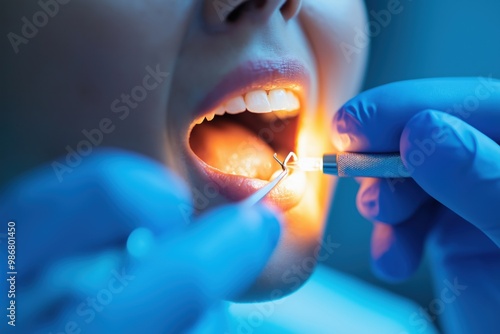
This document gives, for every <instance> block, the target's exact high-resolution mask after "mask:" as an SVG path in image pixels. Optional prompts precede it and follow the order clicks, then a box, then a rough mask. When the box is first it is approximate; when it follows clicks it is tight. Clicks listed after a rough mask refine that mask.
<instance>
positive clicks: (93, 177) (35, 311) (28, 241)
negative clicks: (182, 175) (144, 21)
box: [0, 151, 280, 334]
mask: <svg viewBox="0 0 500 334" xmlns="http://www.w3.org/2000/svg"><path fill="white" fill-rule="evenodd" d="M190 208H192V205H191V202H190V193H189V192H188V189H187V188H186V187H185V185H184V184H183V183H181V182H180V181H179V179H178V178H177V177H175V176H174V175H173V174H172V173H170V172H169V171H168V170H166V169H165V168H164V167H163V166H161V165H160V164H158V163H156V162H154V161H151V160H149V159H147V158H144V157H141V156H138V155H134V154H130V153H126V152H120V151H100V152H96V153H93V154H92V155H91V156H89V157H87V158H85V159H84V161H83V163H82V164H81V165H80V166H78V167H76V168H75V169H74V171H73V172H72V173H71V174H67V175H66V176H65V179H64V181H63V182H62V183H59V181H58V179H57V177H56V174H55V173H54V171H53V170H52V168H51V167H50V166H48V167H44V168H41V169H39V170H38V171H35V172H33V173H31V174H29V175H27V176H25V177H23V178H22V179H21V180H19V181H18V182H16V183H14V184H13V185H12V186H11V187H9V188H8V189H6V190H5V191H4V192H3V194H2V196H1V197H0V212H1V213H0V222H1V226H2V227H1V228H2V229H3V230H4V231H1V232H3V233H7V222H8V221H10V220H12V221H15V222H16V239H17V240H16V245H17V249H16V258H17V261H16V270H17V272H18V276H17V280H16V305H17V310H16V315H17V319H16V328H12V327H10V326H7V320H8V319H6V317H5V315H2V318H3V320H2V322H1V325H0V329H1V330H0V332H2V333H10V332H16V331H15V330H16V329H17V332H18V333H44V334H47V333H51V332H52V333H61V332H62V333H80V330H81V333H170V332H172V333H178V332H181V331H184V330H186V329H188V328H190V327H191V326H193V325H195V324H196V322H197V320H198V319H200V318H201V317H202V316H203V314H204V313H205V312H206V311H208V310H210V309H211V308H212V306H214V305H216V304H217V302H218V301H220V300H221V299H224V298H228V297H234V296H235V295H237V294H239V293H241V292H242V291H244V290H245V289H246V288H247V287H248V286H249V285H250V284H251V283H252V282H253V280H254V279H255V278H256V277H257V276H258V274H259V273H260V271H261V270H262V269H263V267H264V265H265V264H266V262H267V260H268V258H269V256H270V255H271V253H272V251H273V249H274V247H275V245H276V243H277V240H278V238H279V234H280V227H279V222H278V220H277V218H276V216H275V215H274V214H273V213H272V212H271V211H270V210H269V209H266V208H264V207H263V206H256V207H254V208H241V207H239V206H237V205H233V206H226V207H221V208H219V209H216V210H214V211H212V212H209V213H207V214H205V215H204V216H202V217H200V218H196V219H194V221H193V223H194V224H193V226H191V216H190ZM137 228H139V229H137ZM133 231H135V232H133ZM148 231H149V233H148ZM131 232H133V233H132V234H131ZM129 235H130V237H129ZM5 241H6V240H5V239H3V240H2V243H1V244H0V248H1V252H2V253H1V254H2V263H4V264H5V266H6V263H7V260H6V250H7V245H6V242H5ZM126 247H128V248H126ZM126 249H128V251H126ZM5 272H6V271H5V270H4V269H2V274H1V275H2V283H1V287H2V290H1V291H2V293H1V296H2V297H0V298H2V299H1V300H2V301H3V303H2V309H3V310H4V312H5V310H6V308H7V307H6V306H5V305H7V304H5V303H6V297H7V294H6V293H5V292H6V291H7V288H8V287H7V286H6V284H5V282H6V280H5V277H4V275H5ZM13 329H14V331H13Z"/></svg>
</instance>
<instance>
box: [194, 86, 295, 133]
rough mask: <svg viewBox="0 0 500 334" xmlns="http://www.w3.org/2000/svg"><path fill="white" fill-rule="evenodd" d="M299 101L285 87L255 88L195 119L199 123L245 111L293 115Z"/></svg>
mask: <svg viewBox="0 0 500 334" xmlns="http://www.w3.org/2000/svg"><path fill="white" fill-rule="evenodd" d="M299 109H300V101H299V99H298V98H297V96H296V95H295V93H293V92H292V91H288V90H285V89H273V90H271V91H269V92H267V91H265V90H255V91H252V92H249V93H247V94H246V95H244V96H237V97H234V98H232V99H230V100H229V101H227V102H226V103H224V104H223V105H221V106H219V107H217V108H215V110H213V111H212V112H210V113H208V114H207V115H205V116H203V117H201V118H200V119H198V120H197V121H196V123H197V124H201V123H202V122H203V121H204V120H205V119H206V120H207V121H211V120H213V119H214V118H215V116H216V115H219V116H222V115H224V114H225V113H228V114H233V115H234V114H240V113H242V112H245V111H247V110H248V111H249V112H253V113H256V114H265V113H271V112H277V113H276V114H277V116H279V117H293V116H296V115H297V114H298V111H299Z"/></svg>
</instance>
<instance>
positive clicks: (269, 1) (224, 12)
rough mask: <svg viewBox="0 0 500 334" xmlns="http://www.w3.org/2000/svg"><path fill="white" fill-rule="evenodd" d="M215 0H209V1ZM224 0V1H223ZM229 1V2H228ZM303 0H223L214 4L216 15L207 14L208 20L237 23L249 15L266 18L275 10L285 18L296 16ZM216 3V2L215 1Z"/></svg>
mask: <svg viewBox="0 0 500 334" xmlns="http://www.w3.org/2000/svg"><path fill="white" fill-rule="evenodd" d="M210 1H213V0H208V1H207V2H206V4H207V5H206V6H209V5H208V3H209V2H210ZM223 1H224V2H223ZM226 1H227V3H226ZM301 3H302V0H221V1H217V2H216V4H217V5H214V6H213V7H214V9H215V13H216V14H217V17H218V19H219V21H218V22H217V18H216V17H215V16H214V15H207V17H208V21H209V22H213V26H218V25H219V26H220V27H222V25H221V23H222V24H224V23H226V24H227V23H230V24H231V23H233V24H234V23H237V22H239V21H240V20H242V19H243V18H244V16H246V15H248V16H249V17H253V18H259V19H260V20H266V19H267V18H269V17H270V16H271V15H272V13H273V12H274V11H277V10H279V11H280V13H281V15H282V16H283V17H284V18H285V20H287V21H288V20H289V19H291V18H292V17H294V16H295V15H296V14H297V13H298V11H299V8H300V4H301ZM214 4H215V3H214Z"/></svg>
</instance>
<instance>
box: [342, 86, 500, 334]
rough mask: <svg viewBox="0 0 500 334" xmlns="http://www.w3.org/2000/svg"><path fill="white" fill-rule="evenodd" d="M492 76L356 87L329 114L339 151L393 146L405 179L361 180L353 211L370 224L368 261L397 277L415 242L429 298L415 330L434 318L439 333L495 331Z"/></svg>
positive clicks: (497, 202)
mask: <svg viewBox="0 0 500 334" xmlns="http://www.w3.org/2000/svg"><path fill="white" fill-rule="evenodd" d="M499 129H500V82H499V81H495V80H493V79H491V78H475V79H474V78H457V79H428V80H416V81H407V82H399V83H394V84H389V85H386V86H382V87H378V88H375V89H372V90H370V91H367V92H365V93H362V94H361V95H359V96H357V97H355V98H354V99H352V100H351V101H349V102H348V103H347V104H346V105H345V106H344V107H343V108H342V109H341V110H340V111H339V113H338V114H337V115H336V116H335V120H334V141H335V142H336V143H338V146H340V148H341V149H342V150H345V151H353V152H381V153H382V152H385V153H387V152H398V151H400V152H401V154H402V158H403V161H404V163H405V165H406V166H407V167H408V168H409V169H410V171H411V172H412V178H413V179H408V180H402V179H401V180H399V179H396V180H381V179H362V180H361V187H360V191H359V193H358V197H357V205H358V208H359V210H360V212H361V213H362V214H363V215H364V216H365V217H366V218H368V219H370V220H372V221H374V222H375V228H374V232H373V235H372V259H373V260H372V264H373V267H374V270H375V272H376V273H378V275H379V276H381V277H383V278H385V279H387V280H391V281H399V280H402V279H404V278H406V277H408V276H409V275H410V274H412V273H413V272H414V270H415V269H416V268H417V266H418V264H419V261H420V259H421V257H422V251H423V248H424V242H425V241H426V240H428V251H429V255H430V257H431V261H432V266H433V275H434V283H435V292H436V299H435V300H433V301H431V302H430V304H429V307H428V308H427V309H428V311H429V312H430V317H429V318H425V316H424V315H415V316H414V317H412V318H410V320H409V321H410V322H411V324H412V325H414V326H415V328H416V330H417V331H418V330H419V329H420V328H424V327H426V326H427V324H428V322H431V321H435V319H436V318H437V316H438V315H440V316H441V317H442V322H443V326H444V328H445V329H446V331H447V332H449V333H500V317H499V313H498V310H499V308H500V249H499V245H500V147H499V145H498V144H497V143H498V142H499V141H500V130H499Z"/></svg>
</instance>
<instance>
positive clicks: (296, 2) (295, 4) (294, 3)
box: [280, 0, 302, 20]
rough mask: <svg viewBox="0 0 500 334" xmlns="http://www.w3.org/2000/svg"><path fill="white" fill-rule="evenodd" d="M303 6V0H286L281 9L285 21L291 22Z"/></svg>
mask: <svg viewBox="0 0 500 334" xmlns="http://www.w3.org/2000/svg"><path fill="white" fill-rule="evenodd" d="M301 4H302V1H301V0H286V1H285V3H284V4H283V6H281V8H280V11H281V15H283V17H284V18H285V20H290V19H291V18H293V17H294V16H295V15H297V13H298V12H299V11H300V6H301Z"/></svg>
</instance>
